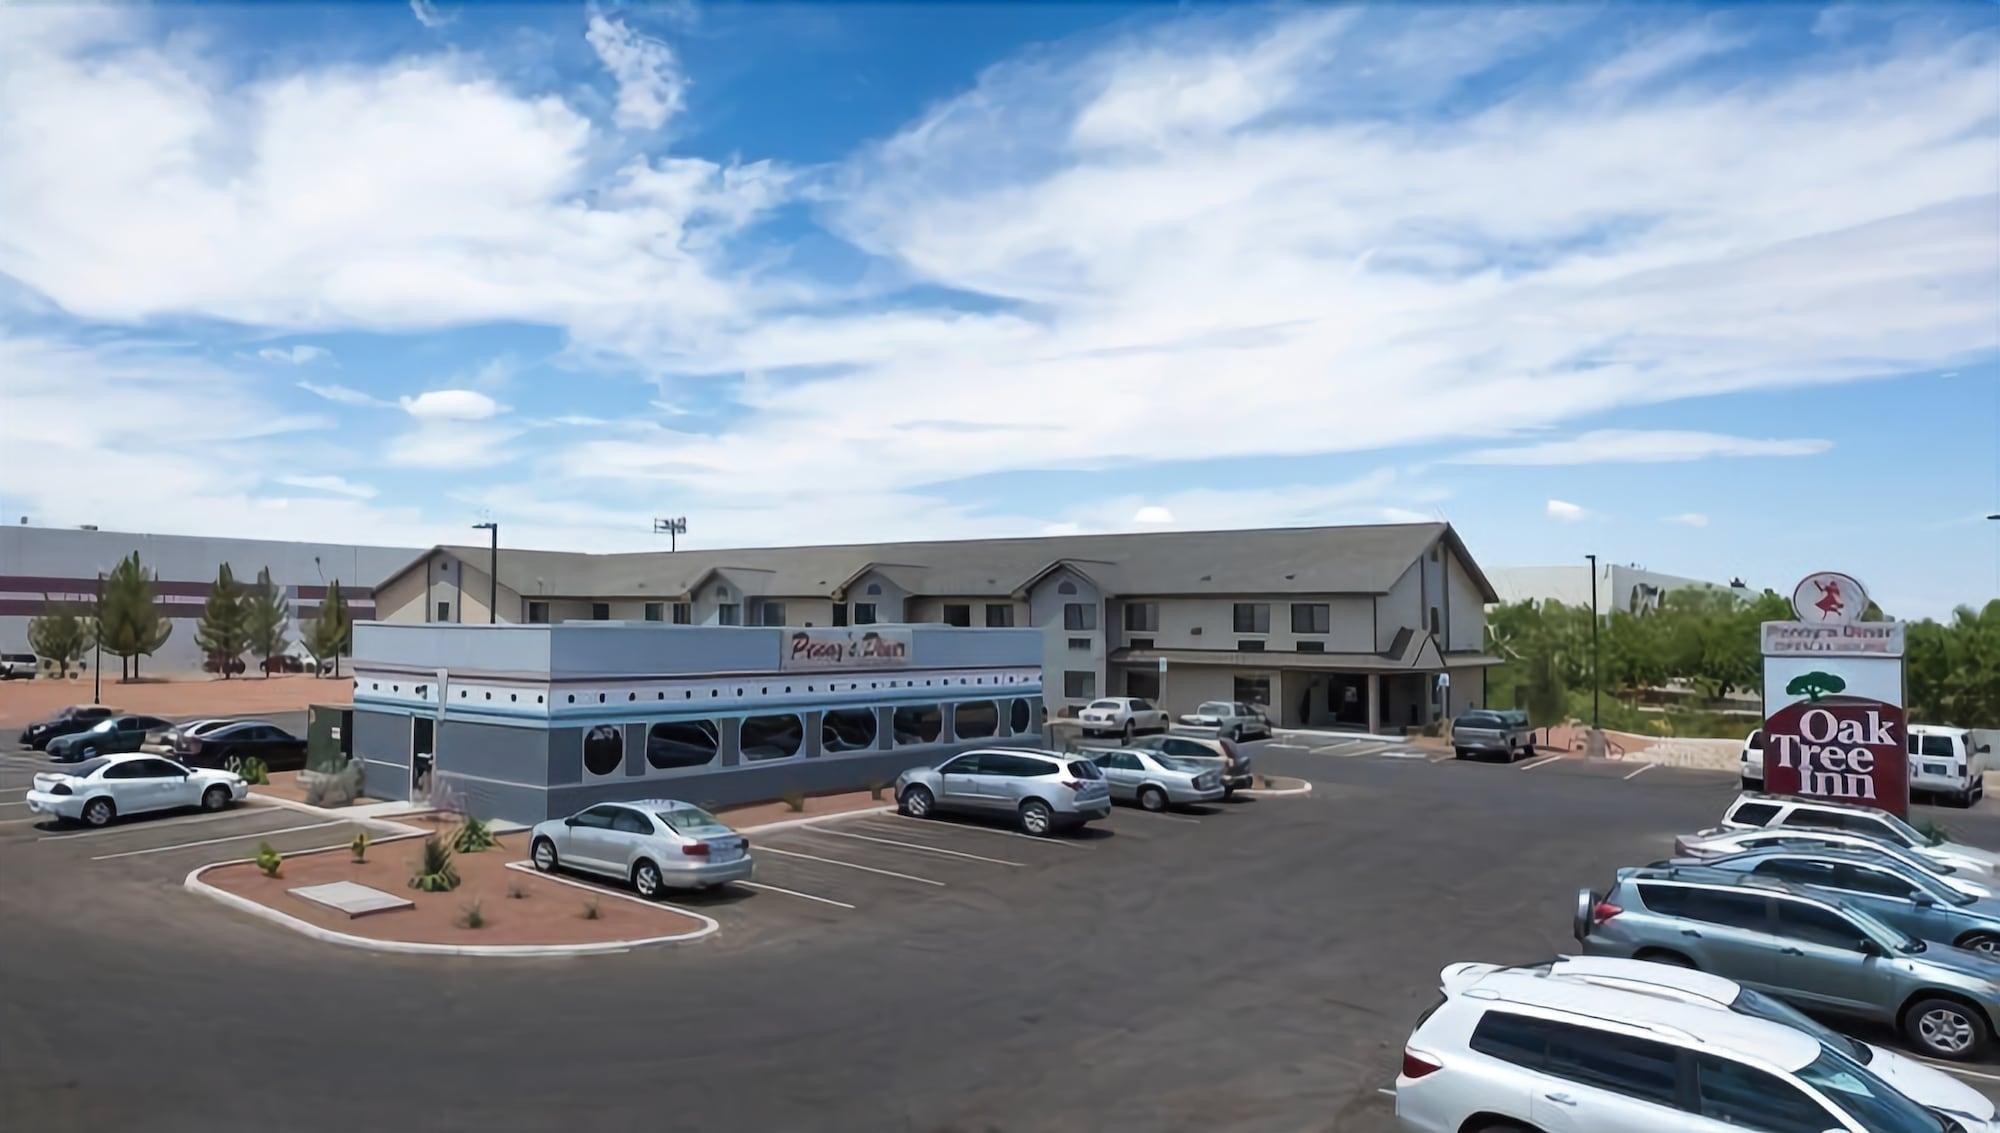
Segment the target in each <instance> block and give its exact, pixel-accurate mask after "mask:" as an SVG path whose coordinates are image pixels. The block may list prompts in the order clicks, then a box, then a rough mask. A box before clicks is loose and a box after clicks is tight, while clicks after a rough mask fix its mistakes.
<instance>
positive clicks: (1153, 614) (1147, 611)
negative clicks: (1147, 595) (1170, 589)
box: [1125, 602, 1160, 633]
mask: <svg viewBox="0 0 2000 1133" xmlns="http://www.w3.org/2000/svg"><path fill="white" fill-rule="evenodd" d="M1125 630H1126V632H1128V633H1158V632H1160V604H1159V603H1158V602H1127V603H1126V604H1125Z"/></svg>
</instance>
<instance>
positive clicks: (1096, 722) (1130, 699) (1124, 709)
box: [1076, 696, 1168, 740]
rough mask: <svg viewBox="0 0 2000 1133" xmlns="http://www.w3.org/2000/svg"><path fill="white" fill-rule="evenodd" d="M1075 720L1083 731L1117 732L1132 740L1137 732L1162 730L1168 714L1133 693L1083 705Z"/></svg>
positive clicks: (1164, 729)
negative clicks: (1081, 726) (1132, 694)
mask: <svg viewBox="0 0 2000 1133" xmlns="http://www.w3.org/2000/svg"><path fill="white" fill-rule="evenodd" d="M1076 720H1077V723H1079V724H1082V725H1083V734H1084V735H1086V736H1088V735H1092V734H1094V733H1097V732H1117V733H1119V734H1121V735H1123V736H1124V737H1125V738H1126V739H1128V740H1129V739H1131V738H1132V737H1133V736H1134V735H1136V734H1137V733H1139V732H1164V731H1166V730H1167V723H1168V720H1167V714H1166V713H1165V712H1164V711H1162V710H1160V709H1159V708H1157V707H1155V706H1154V705H1153V702H1152V701H1150V700H1143V699H1141V698H1139V697H1136V696H1107V697H1105V698H1104V699H1102V700H1093V701H1091V702H1090V703H1089V704H1086V705H1084V707H1083V711H1082V712H1079V713H1077V716H1076Z"/></svg>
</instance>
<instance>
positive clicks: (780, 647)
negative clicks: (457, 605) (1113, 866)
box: [353, 622, 1044, 823]
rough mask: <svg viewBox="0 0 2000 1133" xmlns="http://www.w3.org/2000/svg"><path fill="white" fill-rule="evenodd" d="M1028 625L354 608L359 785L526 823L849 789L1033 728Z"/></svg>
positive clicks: (1035, 653)
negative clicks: (474, 615)
mask: <svg viewBox="0 0 2000 1133" xmlns="http://www.w3.org/2000/svg"><path fill="white" fill-rule="evenodd" d="M1043 648H1044V643H1043V637H1042V634H1041V633H1040V631H1038V630H1034V629H1019V630H991V629H980V630H971V629H959V628H955V627H949V626H936V625H870V626H861V627H855V628H852V629H847V628H824V627H822V628H807V627H778V626H774V627H736V626H688V625H663V624H660V623H645V622H562V623H557V624H553V625H458V624H439V623H431V624H393V623H386V622H366V623H362V624H360V625H357V626H356V627H355V632H354V661H353V668H354V723H353V729H354V735H353V751H354V755H355V758H357V759H361V760H364V761H366V763H365V766H366V778H367V785H366V791H367V793H368V794H369V795H370V796H372V797H374V798H380V799H406V798H425V797H432V798H441V799H443V800H444V801H448V802H450V803H452V804H453V805H456V806H459V807H462V808H463V809H464V810H465V811H466V812H467V813H471V814H476V815H480V816H482V817H493V818H503V819H508V820H510V821H514V822H524V823H525V822H537V821H540V820H542V819H544V818H552V817H557V816H561V815H566V814H570V813H572V812H574V811H576V810H578V809H580V808H582V807H585V806H588V805H590V804H593V803H598V802H604V801H607V800H613V799H639V798H654V797H669V798H679V799H685V800H687V801H689V802H694V803H698V804H700V805H703V806H710V807H719V806H729V805H732V804H736V803H744V802H753V801H760V800H766V799H774V798H778V797H781V796H782V795H784V794H785V793H787V792H790V791H800V792H803V793H806V794H818V793H823V792H833V791H843V790H857V789H861V788H864V787H868V786H870V785H872V784H876V783H887V782H890V781H892V780H893V779H894V778H895V777H896V775H897V774H898V773H900V772H902V771H903V770H905V769H907V768H910V767H914V766H920V765H926V764H932V763H935V762H937V761H938V760H941V759H943V758H945V757H946V756H948V755H951V754H953V753H955V752H958V751H961V750H964V749H966V748H969V747H974V746H978V745H982V744H986V745H990V744H1008V745H1017V746H1029V747H1033V746H1039V745H1040V744H1041V735H1042V727H1043V707H1042V656H1043Z"/></svg>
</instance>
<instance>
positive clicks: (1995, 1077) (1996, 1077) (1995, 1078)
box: [1904, 1054, 2000, 1082]
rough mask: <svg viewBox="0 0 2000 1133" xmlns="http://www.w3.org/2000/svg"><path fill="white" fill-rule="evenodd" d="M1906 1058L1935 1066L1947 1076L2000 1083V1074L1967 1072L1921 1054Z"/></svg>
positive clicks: (1955, 1064)
mask: <svg viewBox="0 0 2000 1133" xmlns="http://www.w3.org/2000/svg"><path fill="white" fill-rule="evenodd" d="M1904 1057H1905V1058H1914V1059H1916V1060H1917V1061H1918V1062H1921V1063H1923V1064H1924V1065H1925V1066H1935V1067H1937V1068H1938V1069H1939V1070H1942V1071H1944V1072H1945V1073H1947V1074H1957V1075H1959V1076H1960V1077H1963V1078H1977V1079H1979V1080H1980V1081H1982V1082H2000V1074H1988V1073H1986V1072H1984V1071H1981V1070H1967V1069H1966V1068H1965V1067H1964V1066H1961V1065H1960V1064H1958V1063H1956V1062H1939V1061H1937V1060H1936V1059H1931V1058H1925V1057H1923V1056H1922V1055H1920V1054H1905V1055H1904Z"/></svg>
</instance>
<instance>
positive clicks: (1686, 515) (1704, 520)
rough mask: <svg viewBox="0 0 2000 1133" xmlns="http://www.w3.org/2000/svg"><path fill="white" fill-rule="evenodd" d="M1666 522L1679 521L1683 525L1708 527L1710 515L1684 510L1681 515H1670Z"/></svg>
mask: <svg viewBox="0 0 2000 1133" xmlns="http://www.w3.org/2000/svg"><path fill="white" fill-rule="evenodd" d="M1666 522H1668V523H1678V524H1680V525H1681V526H1683V527H1707V526H1708V517H1707V516H1705V515H1703V514H1702V513H1700V512H1698V511H1684V512H1682V513H1680V514H1679V515H1670V516H1668V517H1667V519H1666Z"/></svg>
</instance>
